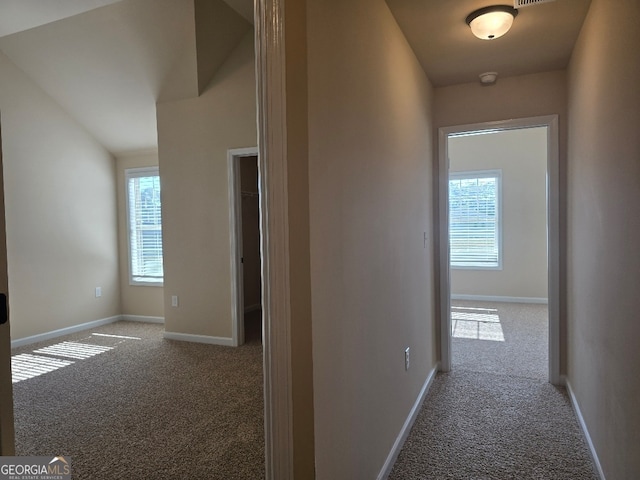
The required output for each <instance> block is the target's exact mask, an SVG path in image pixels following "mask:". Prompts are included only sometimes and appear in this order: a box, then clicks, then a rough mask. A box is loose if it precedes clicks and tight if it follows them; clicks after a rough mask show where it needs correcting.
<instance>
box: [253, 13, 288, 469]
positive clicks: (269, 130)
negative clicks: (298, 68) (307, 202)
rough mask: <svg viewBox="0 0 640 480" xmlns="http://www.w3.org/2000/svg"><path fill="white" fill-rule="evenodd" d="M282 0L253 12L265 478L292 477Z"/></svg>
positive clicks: (284, 66) (284, 64)
mask: <svg viewBox="0 0 640 480" xmlns="http://www.w3.org/2000/svg"><path fill="white" fill-rule="evenodd" d="M284 1H285V0H256V1H255V12H254V15H255V35H256V37H255V40H256V44H255V52H256V78H257V97H258V149H259V154H258V170H259V172H260V212H261V218H260V226H261V231H262V245H261V249H262V251H261V256H262V308H263V323H264V326H263V331H264V335H263V347H264V404H265V467H266V479H267V480H290V479H293V419H292V413H293V412H292V410H293V408H292V386H291V329H290V325H291V308H290V301H289V299H290V293H291V292H290V283H289V242H288V239H289V221H288V218H289V217H288V215H289V214H288V191H287V123H286V84H285V77H286V71H285V69H286V62H285V43H284V42H285V32H284Z"/></svg>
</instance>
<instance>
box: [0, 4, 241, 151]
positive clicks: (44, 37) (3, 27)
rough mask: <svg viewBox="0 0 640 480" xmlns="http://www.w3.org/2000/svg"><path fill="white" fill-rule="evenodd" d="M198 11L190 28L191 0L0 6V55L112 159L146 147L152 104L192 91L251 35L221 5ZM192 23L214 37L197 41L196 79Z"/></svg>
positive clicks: (152, 130) (150, 143)
mask: <svg viewBox="0 0 640 480" xmlns="http://www.w3.org/2000/svg"><path fill="white" fill-rule="evenodd" d="M243 1H245V0H243ZM234 2H237V0H234ZM249 2H251V0H249ZM53 4H55V5H56V7H55V8H53V7H51V5H53ZM203 5H205V6H206V8H204V7H203V8H202V9H201V10H202V11H201V12H200V13H201V14H202V15H201V16H200V17H199V22H198V26H196V24H195V23H194V15H195V14H194V1H193V0H117V1H114V0H0V19H2V23H0V32H13V33H11V34H9V35H5V36H2V37H0V51H1V52H2V53H4V54H5V55H6V56H7V57H9V59H10V60H11V61H12V62H13V63H14V64H16V65H17V66H18V67H19V68H20V69H21V70H22V71H23V72H25V73H26V74H27V75H28V76H29V77H30V79H31V80H33V81H34V82H35V83H36V84H37V85H38V86H39V87H40V88H41V89H42V90H44V91H45V92H46V93H47V94H48V95H49V96H50V97H52V98H53V99H54V100H55V101H56V102H57V103H58V104H59V105H61V106H62V107H63V108H64V109H65V110H66V111H67V112H69V113H70V114H71V116H72V117H73V118H75V119H76V120H77V121H78V122H79V123H80V124H82V126H83V127H84V128H85V129H86V130H87V131H89V133H91V135H92V136H93V137H94V138H95V139H96V140H98V142H100V143H101V144H102V145H103V146H104V147H105V148H106V149H107V150H109V151H110V152H111V153H113V154H114V155H124V154H128V153H133V152H138V151H143V150H149V149H155V148H157V126H156V102H158V101H159V100H160V101H167V100H174V99H177V98H186V97H188V96H195V95H197V94H198V93H200V92H201V91H202V90H203V89H204V87H206V85H204V86H201V85H198V82H199V81H203V79H204V81H205V83H208V82H206V80H207V79H209V80H210V77H211V75H213V73H215V67H217V66H219V65H220V64H221V63H222V62H223V61H224V59H225V58H226V57H227V56H228V54H229V53H230V52H231V50H233V48H234V47H235V46H236V45H237V44H238V42H239V39H240V38H242V36H243V35H244V33H246V32H247V31H249V30H250V25H249V23H248V22H247V21H246V20H244V19H243V18H242V17H241V16H240V15H238V14H237V13H236V12H235V11H234V10H235V9H234V10H232V9H231V8H229V6H228V5H227V4H226V3H224V2H222V1H221V0H206V3H204V4H203ZM238 6H240V5H239V4H238V5H236V7H238ZM232 8H233V7H232ZM205 11H206V12H205ZM203 16H204V21H202V17H203ZM199 26H202V30H203V31H204V32H206V33H210V32H212V31H217V32H222V33H221V35H218V36H217V37H215V36H213V37H212V36H211V35H209V36H207V37H206V39H205V41H206V42H207V46H206V48H203V49H200V45H198V58H200V57H206V60H207V63H208V67H210V68H208V70H209V71H208V72H205V73H206V74H208V75H204V76H203V75H202V72H201V71H198V72H197V73H198V75H200V77H198V76H197V75H195V73H196V67H197V58H196V51H195V48H196V43H195V42H196V41H197V38H196V37H197V35H195V29H196V28H198V27H199ZM185 71H186V72H193V75H191V74H189V75H184V74H182V73H178V74H176V72H185Z"/></svg>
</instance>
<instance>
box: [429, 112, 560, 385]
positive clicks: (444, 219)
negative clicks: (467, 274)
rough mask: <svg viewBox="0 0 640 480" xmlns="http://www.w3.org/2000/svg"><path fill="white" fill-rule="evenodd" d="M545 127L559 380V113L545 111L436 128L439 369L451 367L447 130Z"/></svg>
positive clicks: (552, 321)
mask: <svg viewBox="0 0 640 480" xmlns="http://www.w3.org/2000/svg"><path fill="white" fill-rule="evenodd" d="M528 127H548V130H547V222H548V228H547V248H548V255H547V271H548V276H549V284H548V289H549V295H548V298H549V382H551V383H553V384H554V385H559V384H561V383H562V377H561V375H560V374H561V372H560V173H559V163H560V162H559V140H558V138H559V133H558V116H557V115H546V116H540V117H529V118H520V119H512V120H504V121H498V122H487V123H476V124H470V125H458V126H452V127H442V128H440V129H439V131H438V157H439V158H438V172H439V174H438V182H439V184H438V185H439V189H438V214H439V232H440V235H439V240H440V250H439V252H438V254H439V255H438V257H439V266H440V278H439V284H440V285H439V286H440V348H441V350H440V351H441V355H442V359H441V369H442V370H443V371H445V372H448V371H449V370H451V305H450V298H451V288H450V281H449V278H450V277H449V181H448V172H449V160H448V158H449V155H448V151H447V139H448V137H449V135H450V134H454V133H464V132H475V131H479V130H510V129H516V128H528Z"/></svg>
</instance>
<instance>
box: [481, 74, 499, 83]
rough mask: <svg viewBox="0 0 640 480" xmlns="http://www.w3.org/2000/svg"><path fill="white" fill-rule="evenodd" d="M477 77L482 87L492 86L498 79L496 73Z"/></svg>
mask: <svg viewBox="0 0 640 480" xmlns="http://www.w3.org/2000/svg"><path fill="white" fill-rule="evenodd" d="M478 76H479V77H480V83H481V84H482V85H493V84H494V83H496V80H497V79H498V72H484V73H481V74H480V75H478Z"/></svg>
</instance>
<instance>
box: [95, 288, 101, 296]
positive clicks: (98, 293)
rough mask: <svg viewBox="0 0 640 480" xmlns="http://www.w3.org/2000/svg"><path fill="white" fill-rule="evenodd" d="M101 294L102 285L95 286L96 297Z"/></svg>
mask: <svg viewBox="0 0 640 480" xmlns="http://www.w3.org/2000/svg"><path fill="white" fill-rule="evenodd" d="M101 296H102V287H96V298H98V297H101Z"/></svg>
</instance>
